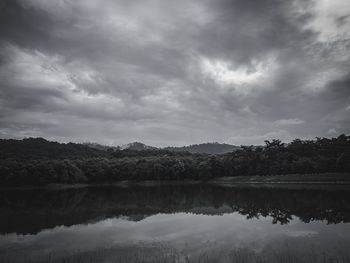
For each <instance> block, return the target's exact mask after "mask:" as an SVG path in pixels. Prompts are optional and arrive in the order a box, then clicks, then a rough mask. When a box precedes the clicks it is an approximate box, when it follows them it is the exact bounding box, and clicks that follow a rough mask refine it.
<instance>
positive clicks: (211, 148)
mask: <svg viewBox="0 0 350 263" xmlns="http://www.w3.org/2000/svg"><path fill="white" fill-rule="evenodd" d="M240 148H241V147H239V146H235V145H231V144H226V143H217V142H215V143H201V144H192V145H189V146H183V147H167V148H165V149H166V150H169V151H178V152H190V153H207V154H224V153H229V152H234V151H236V150H239V149H240Z"/></svg>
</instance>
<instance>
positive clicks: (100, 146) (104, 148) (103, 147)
mask: <svg viewBox="0 0 350 263" xmlns="http://www.w3.org/2000/svg"><path fill="white" fill-rule="evenodd" d="M83 145H86V146H88V147H90V148H93V149H97V150H102V151H108V150H121V148H120V146H108V145H103V144H99V143H95V142H85V143H83Z"/></svg>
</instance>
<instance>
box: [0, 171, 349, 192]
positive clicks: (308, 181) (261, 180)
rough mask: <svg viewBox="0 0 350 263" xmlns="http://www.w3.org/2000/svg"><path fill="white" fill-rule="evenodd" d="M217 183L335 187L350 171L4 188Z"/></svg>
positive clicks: (344, 183) (343, 182) (346, 184)
mask: <svg viewBox="0 0 350 263" xmlns="http://www.w3.org/2000/svg"><path fill="white" fill-rule="evenodd" d="M205 183H207V184H208V183H209V184H211V183H212V184H218V185H222V186H236V187H243V186H252V187H273V188H286V187H287V188H308V189H309V188H310V189H311V188H315V187H316V188H320V187H321V188H323V189H326V188H328V187H331V188H333V186H337V187H339V186H344V187H345V188H348V187H350V174H348V173H324V174H287V175H266V176H263V175H261V176H234V177H219V178H215V179H208V180H177V181H172V180H170V181H169V180H166V181H163V180H145V181H140V180H138V181H136V180H135V181H134V180H124V181H117V182H111V183H97V184H47V185H37V186H36V185H26V186H5V187H0V189H1V190H6V189H8V190H10V189H21V190H22V189H23V190H26V189H28V190H30V189H48V190H60V189H71V188H86V187H113V186H115V187H129V186H161V185H169V184H170V185H188V184H205Z"/></svg>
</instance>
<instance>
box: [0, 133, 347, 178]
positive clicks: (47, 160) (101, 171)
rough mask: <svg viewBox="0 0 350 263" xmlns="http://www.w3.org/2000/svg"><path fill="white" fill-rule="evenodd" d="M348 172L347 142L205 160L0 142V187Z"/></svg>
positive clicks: (157, 152)
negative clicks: (0, 185)
mask: <svg viewBox="0 0 350 263" xmlns="http://www.w3.org/2000/svg"><path fill="white" fill-rule="evenodd" d="M326 172H350V136H346V135H341V136H339V137H337V138H331V139H328V138H316V139H315V140H299V139H296V140H294V141H292V142H291V143H288V144H286V143H283V142H281V141H280V140H272V141H265V145H264V146H241V147H240V149H238V150H236V151H233V152H231V153H226V154H220V155H210V154H191V153H189V152H174V151H170V150H166V149H149V150H141V151H133V150H121V149H119V148H108V149H106V150H101V149H93V148H91V147H88V146H86V145H81V144H74V143H68V144H60V143H57V142H49V141H46V140H44V139H40V138H38V139H31V138H30V139H24V140H0V174H1V176H0V182H1V184H2V185H45V184H50V183H65V184H73V183H108V182H115V181H120V180H136V181H137V180H208V179H213V178H218V177H223V176H244V175H276V174H278V175H283V174H294V173H299V174H306V173H326Z"/></svg>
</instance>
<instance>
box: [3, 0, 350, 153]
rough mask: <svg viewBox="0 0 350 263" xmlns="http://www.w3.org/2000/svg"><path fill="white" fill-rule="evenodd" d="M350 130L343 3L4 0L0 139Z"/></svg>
mask: <svg viewBox="0 0 350 263" xmlns="http://www.w3.org/2000/svg"><path fill="white" fill-rule="evenodd" d="M349 132H350V1H349V0H314V1H307V0H305V1H304V0H300V1H299V0H297V1H291V0H288V1H287V0H285V1H281V0H280V1H278V0H176V1H172V0H169V1H166V0H149V1H148V0H102V1H101V0H51V1H50V0H17V1H16V0H1V1H0V137H1V138H22V137H44V138H47V139H50V140H58V141H74V142H86V141H90V142H99V143H103V144H109V145H118V144H124V143H128V142H132V141H141V142H144V143H146V144H150V145H154V146H166V145H186V144H193V143H201V142H208V141H210V142H213V141H217V142H226V143H232V144H237V145H240V144H261V143H263V141H264V140H265V139H271V138H278V139H281V140H284V141H290V140H292V139H294V138H314V137H316V136H325V137H335V136H338V135H339V134H341V133H345V134H348V133H349Z"/></svg>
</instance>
